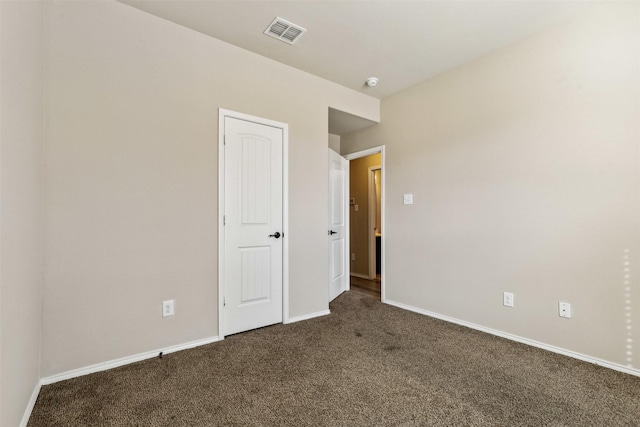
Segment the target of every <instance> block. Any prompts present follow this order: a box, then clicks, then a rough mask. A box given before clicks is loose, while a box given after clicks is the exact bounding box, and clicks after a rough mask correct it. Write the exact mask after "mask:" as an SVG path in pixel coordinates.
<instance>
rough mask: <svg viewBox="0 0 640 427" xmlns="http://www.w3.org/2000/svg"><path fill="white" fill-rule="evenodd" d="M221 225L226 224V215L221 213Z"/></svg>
mask: <svg viewBox="0 0 640 427" xmlns="http://www.w3.org/2000/svg"><path fill="white" fill-rule="evenodd" d="M222 225H227V216H226V215H222Z"/></svg>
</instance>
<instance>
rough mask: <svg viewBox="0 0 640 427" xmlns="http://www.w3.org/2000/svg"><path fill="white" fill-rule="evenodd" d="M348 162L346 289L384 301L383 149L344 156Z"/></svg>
mask: <svg viewBox="0 0 640 427" xmlns="http://www.w3.org/2000/svg"><path fill="white" fill-rule="evenodd" d="M345 158H346V159H347V160H349V171H350V172H349V254H350V269H349V271H350V289H351V290H353V291H361V292H364V293H367V294H370V295H374V296H377V297H379V298H380V300H381V301H383V302H384V301H385V300H386V298H385V281H384V255H385V250H384V246H385V245H384V243H385V239H384V231H385V226H384V219H385V216H384V206H385V190H384V188H385V173H384V161H385V158H384V146H379V147H374V148H371V149H367V150H363V151H358V152H356V153H351V154H348V155H345Z"/></svg>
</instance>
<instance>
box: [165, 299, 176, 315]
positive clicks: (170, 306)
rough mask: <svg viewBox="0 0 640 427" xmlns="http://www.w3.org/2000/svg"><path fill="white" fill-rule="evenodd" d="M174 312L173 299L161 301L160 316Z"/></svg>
mask: <svg viewBox="0 0 640 427" xmlns="http://www.w3.org/2000/svg"><path fill="white" fill-rule="evenodd" d="M174 314H176V306H175V301H174V300H172V299H170V300H167V301H162V317H167V316H173V315H174Z"/></svg>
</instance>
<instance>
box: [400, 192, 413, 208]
mask: <svg viewBox="0 0 640 427" xmlns="http://www.w3.org/2000/svg"><path fill="white" fill-rule="evenodd" d="M402 204H403V205H412V204H413V194H403V195H402Z"/></svg>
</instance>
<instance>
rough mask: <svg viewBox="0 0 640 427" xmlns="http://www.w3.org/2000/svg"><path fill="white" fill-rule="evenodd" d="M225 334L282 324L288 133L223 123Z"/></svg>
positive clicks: (234, 121) (241, 122)
mask: <svg viewBox="0 0 640 427" xmlns="http://www.w3.org/2000/svg"><path fill="white" fill-rule="evenodd" d="M224 127H225V129H224V138H225V144H224V156H225V157H224V179H225V182H224V248H225V265H224V307H223V309H224V328H223V329H224V334H225V335H230V334H235V333H238V332H243V331H247V330H250V329H255V328H259V327H262V326H267V325H272V324H274V323H281V322H282V277H283V275H282V260H283V243H282V242H283V239H284V236H283V207H282V206H283V205H282V194H283V190H282V188H283V186H282V185H283V173H282V165H283V163H282V159H283V156H282V150H283V131H282V129H280V128H276V127H272V126H267V125H263V124H257V123H253V122H250V121H245V120H239V119H236V118H231V117H225V119H224Z"/></svg>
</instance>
